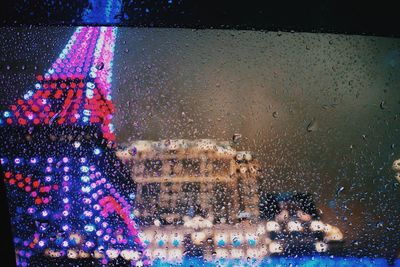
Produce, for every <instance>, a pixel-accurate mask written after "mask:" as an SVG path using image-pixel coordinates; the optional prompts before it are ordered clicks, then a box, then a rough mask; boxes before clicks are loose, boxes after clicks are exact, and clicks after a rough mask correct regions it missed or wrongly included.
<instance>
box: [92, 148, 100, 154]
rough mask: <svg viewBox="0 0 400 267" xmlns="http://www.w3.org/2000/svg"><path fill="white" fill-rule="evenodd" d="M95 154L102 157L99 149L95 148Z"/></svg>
mask: <svg viewBox="0 0 400 267" xmlns="http://www.w3.org/2000/svg"><path fill="white" fill-rule="evenodd" d="M93 153H94V154H95V155H100V153H101V150H100V149H98V148H95V149H94V151H93Z"/></svg>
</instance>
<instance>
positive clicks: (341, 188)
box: [336, 186, 344, 197]
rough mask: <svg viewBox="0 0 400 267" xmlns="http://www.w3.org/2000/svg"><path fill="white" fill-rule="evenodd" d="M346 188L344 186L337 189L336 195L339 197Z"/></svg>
mask: <svg viewBox="0 0 400 267" xmlns="http://www.w3.org/2000/svg"><path fill="white" fill-rule="evenodd" d="M343 190H344V186H342V187H340V188H339V189H338V190H337V191H336V197H338V196H339V195H340V193H342V192H343Z"/></svg>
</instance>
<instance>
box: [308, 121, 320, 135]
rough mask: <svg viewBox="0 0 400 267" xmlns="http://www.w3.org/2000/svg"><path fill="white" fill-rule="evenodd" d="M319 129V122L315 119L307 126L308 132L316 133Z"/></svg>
mask: <svg viewBox="0 0 400 267" xmlns="http://www.w3.org/2000/svg"><path fill="white" fill-rule="evenodd" d="M317 129H318V125H317V122H316V121H315V120H314V119H313V120H312V121H310V123H309V124H308V125H307V132H314V131H316V130H317Z"/></svg>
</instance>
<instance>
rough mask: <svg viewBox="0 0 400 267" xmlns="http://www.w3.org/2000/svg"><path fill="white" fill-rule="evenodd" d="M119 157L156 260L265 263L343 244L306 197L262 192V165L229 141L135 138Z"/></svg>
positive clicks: (152, 254) (149, 247)
mask: <svg viewBox="0 0 400 267" xmlns="http://www.w3.org/2000/svg"><path fill="white" fill-rule="evenodd" d="M117 156H118V157H119V158H120V159H121V160H122V161H123V162H124V163H125V164H126V165H127V166H128V168H130V170H131V175H132V180H133V181H134V182H135V184H136V188H137V190H136V216H137V217H138V218H140V220H139V221H140V222H141V226H140V229H141V234H140V235H141V238H142V240H143V241H144V243H146V244H147V246H148V248H147V250H148V255H149V256H150V257H151V258H152V260H156V259H161V260H166V261H170V262H178V263H179V262H180V261H182V259H183V256H184V255H186V256H195V257H202V258H204V259H205V260H207V261H215V260H219V259H248V258H250V259H255V260H262V259H263V258H265V257H267V256H271V255H290V254H293V255H295V254H299V253H300V254H301V253H303V254H304V253H311V254H313V253H325V252H327V251H328V250H329V249H330V248H334V247H335V246H337V244H340V243H341V242H342V240H343V234H342V233H341V231H340V230H339V229H338V228H337V227H334V226H332V225H329V224H325V223H323V222H322V221H321V220H320V219H319V217H318V215H317V214H316V209H314V210H313V209H312V207H311V208H310V205H313V203H312V200H310V199H307V197H309V195H306V194H297V195H290V194H289V195H287V196H285V195H280V196H276V195H268V194H267V195H266V194H265V193H264V192H260V191H259V189H258V182H259V181H258V180H259V178H260V175H261V170H260V164H259V162H258V161H257V160H256V159H255V158H254V156H253V154H252V153H251V152H249V151H236V150H235V149H233V148H232V147H231V145H230V144H229V142H219V141H215V140H210V139H201V140H163V141H136V142H133V143H132V144H130V145H129V147H127V148H125V149H121V150H119V151H118V152H117ZM310 203H311V204H310Z"/></svg>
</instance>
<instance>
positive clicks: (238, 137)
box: [232, 133, 242, 145]
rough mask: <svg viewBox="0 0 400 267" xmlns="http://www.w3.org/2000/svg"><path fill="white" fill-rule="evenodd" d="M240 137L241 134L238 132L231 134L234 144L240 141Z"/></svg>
mask: <svg viewBox="0 0 400 267" xmlns="http://www.w3.org/2000/svg"><path fill="white" fill-rule="evenodd" d="M241 139H242V135H241V134H239V133H235V134H233V136H232V141H233V143H234V144H235V145H238V144H239V143H240V140H241Z"/></svg>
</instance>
